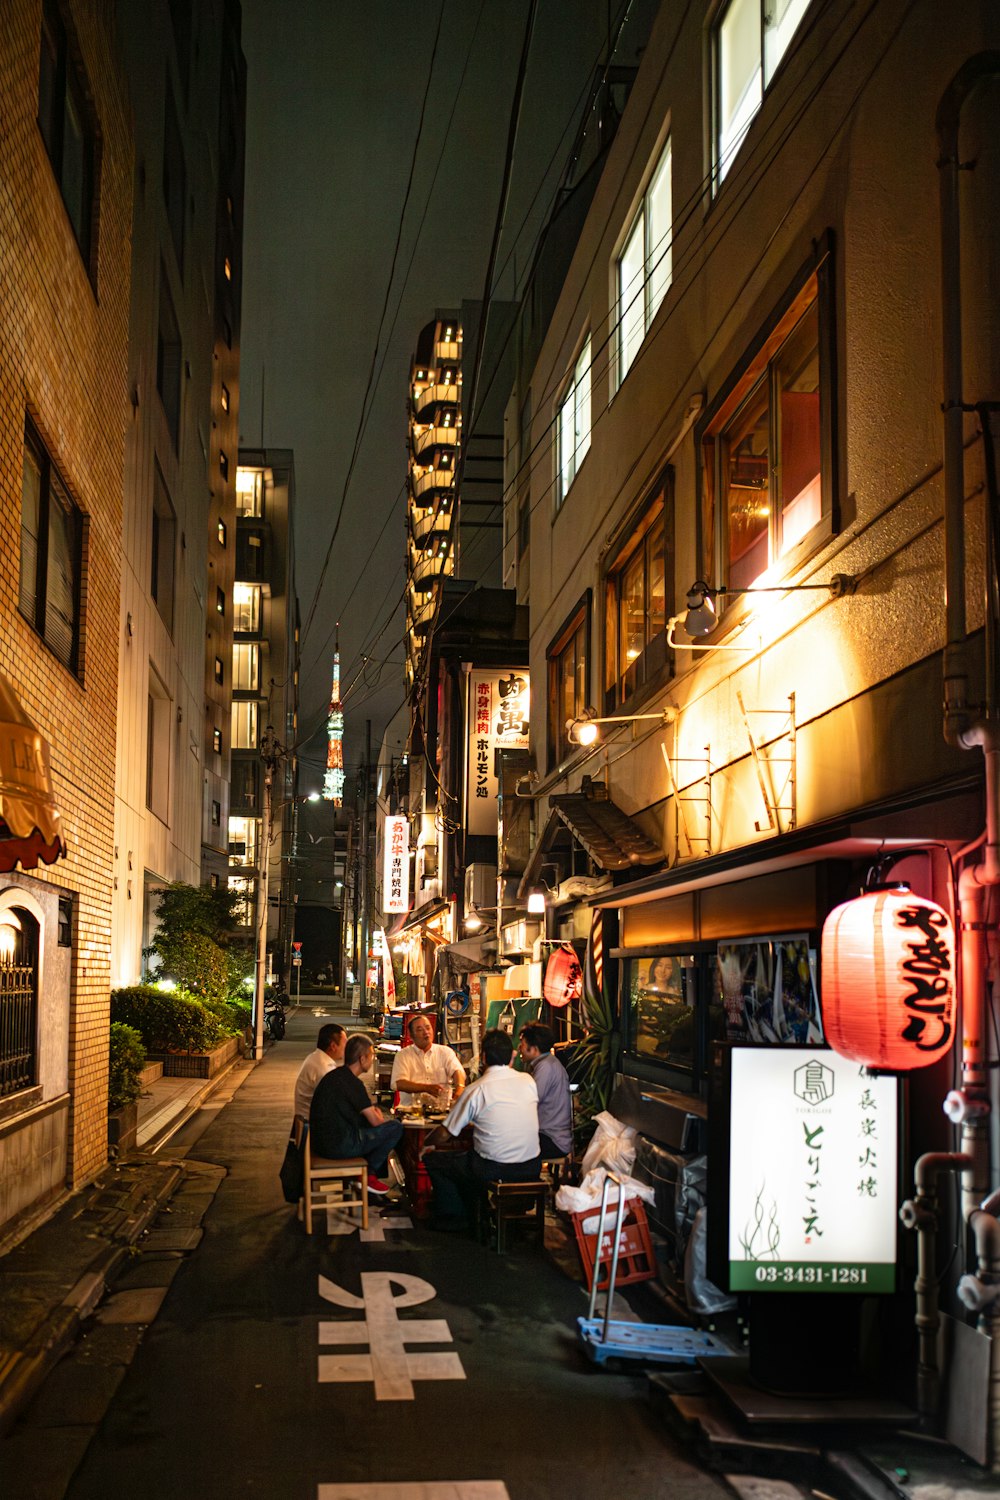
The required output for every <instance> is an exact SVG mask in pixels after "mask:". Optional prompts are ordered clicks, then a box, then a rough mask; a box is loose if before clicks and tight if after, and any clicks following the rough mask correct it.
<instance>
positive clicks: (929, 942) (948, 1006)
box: [821, 883, 956, 1072]
mask: <svg viewBox="0 0 1000 1500" xmlns="http://www.w3.org/2000/svg"><path fill="white" fill-rule="evenodd" d="M821 992H822V996H821V1008H822V1012H823V1031H824V1033H825V1035H826V1039H827V1041H828V1042H829V1043H830V1046H831V1047H832V1048H833V1049H834V1051H835V1052H839V1053H840V1055H841V1056H842V1057H849V1058H851V1059H852V1060H853V1061H854V1062H859V1063H864V1064H865V1065H866V1066H868V1067H870V1068H874V1069H878V1070H882V1071H885V1072H909V1071H911V1070H912V1069H914V1068H926V1067H929V1066H930V1064H931V1063H935V1062H937V1061H938V1059H939V1058H941V1057H944V1056H945V1054H946V1053H947V1052H948V1051H949V1049H950V1048H951V1045H952V1042H953V1041H954V1038H955V1004H956V999H955V934H954V932H953V930H952V925H951V920H950V918H949V917H948V914H947V912H945V911H943V910H942V909H941V907H940V906H938V905H936V904H935V902H933V901H927V900H925V899H924V898H923V897H922V896H914V895H913V894H912V893H911V891H910V888H909V886H907V885H905V884H902V883H900V884H896V885H892V886H881V887H877V888H876V889H874V890H871V891H867V892H866V893H865V894H864V895H862V896H860V897H858V899H857V900H855V901H847V902H845V903H844V905H843V906H838V907H837V908H836V909H835V910H834V911H832V912H831V913H830V915H829V916H828V917H827V919H826V921H825V922H824V924H823V945H822V986H821Z"/></svg>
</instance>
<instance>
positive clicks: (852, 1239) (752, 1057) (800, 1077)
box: [729, 1047, 898, 1292]
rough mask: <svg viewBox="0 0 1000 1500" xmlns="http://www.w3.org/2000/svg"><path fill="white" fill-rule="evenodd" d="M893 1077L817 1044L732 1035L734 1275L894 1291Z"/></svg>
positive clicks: (835, 1288) (761, 1285) (808, 1287)
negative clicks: (755, 1041) (747, 1041)
mask: <svg viewBox="0 0 1000 1500" xmlns="http://www.w3.org/2000/svg"><path fill="white" fill-rule="evenodd" d="M897 1089H898V1082H897V1080H896V1079H895V1078H890V1077H880V1078H872V1077H870V1076H868V1075H867V1074H866V1073H865V1070H864V1069H863V1068H859V1067H858V1065H857V1064H856V1063H852V1062H849V1061H848V1060H847V1059H846V1058H843V1057H839V1056H838V1055H837V1053H835V1052H830V1051H828V1050H826V1049H825V1048H822V1047H817V1048H809V1047H801V1048H798V1047H795V1048H793V1047H734V1048H733V1050H732V1075H731V1089H730V1121H729V1286H730V1290H731V1291H734V1292H749V1291H758V1292H891V1291H892V1290H893V1289H894V1287H895V1269H896V1222H897V1215H896V1198H897V1168H896V1152H897V1143H896V1121H897Z"/></svg>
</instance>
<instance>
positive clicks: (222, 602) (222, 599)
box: [215, 589, 226, 615]
mask: <svg viewBox="0 0 1000 1500" xmlns="http://www.w3.org/2000/svg"><path fill="white" fill-rule="evenodd" d="M215 613H216V614H217V615H224V614H225V613H226V595H225V590H224V589H216V591H215Z"/></svg>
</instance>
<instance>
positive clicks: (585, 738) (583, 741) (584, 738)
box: [576, 719, 601, 745]
mask: <svg viewBox="0 0 1000 1500" xmlns="http://www.w3.org/2000/svg"><path fill="white" fill-rule="evenodd" d="M600 732H601V730H600V726H599V725H597V724H595V723H594V721H593V720H592V719H587V720H586V721H585V722H584V723H582V724H578V725H577V727H576V742H577V744H578V745H592V744H594V742H595V740H596V739H597V737H598V735H599V734H600Z"/></svg>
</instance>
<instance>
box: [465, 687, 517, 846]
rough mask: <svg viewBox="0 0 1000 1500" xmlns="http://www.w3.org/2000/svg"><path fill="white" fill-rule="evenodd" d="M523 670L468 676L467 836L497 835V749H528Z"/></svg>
mask: <svg viewBox="0 0 1000 1500" xmlns="http://www.w3.org/2000/svg"><path fill="white" fill-rule="evenodd" d="M528 722H529V687H528V673H527V671H523V672H518V671H513V670H512V671H509V672H471V673H470V674H469V705H468V725H469V731H468V741H469V744H468V757H467V760H466V767H467V769H466V783H465V789H466V795H465V817H466V824H465V826H466V830H467V831H468V832H469V833H471V834H488V835H491V836H492V837H493V838H495V837H496V833H497V790H498V789H497V778H496V768H495V764H494V759H495V753H496V751H497V750H526V749H527V748H528Z"/></svg>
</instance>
